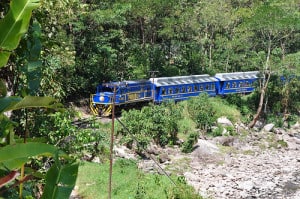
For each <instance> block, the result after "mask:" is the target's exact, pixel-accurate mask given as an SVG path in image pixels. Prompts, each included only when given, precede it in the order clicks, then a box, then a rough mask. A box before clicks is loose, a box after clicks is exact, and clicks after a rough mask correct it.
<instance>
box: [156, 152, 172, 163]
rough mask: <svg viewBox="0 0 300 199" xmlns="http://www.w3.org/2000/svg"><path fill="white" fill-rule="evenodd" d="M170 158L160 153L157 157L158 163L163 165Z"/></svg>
mask: <svg viewBox="0 0 300 199" xmlns="http://www.w3.org/2000/svg"><path fill="white" fill-rule="evenodd" d="M170 160H171V159H170V157H169V155H168V154H167V153H162V154H160V155H159V156H158V161H159V163H165V162H167V161H170Z"/></svg>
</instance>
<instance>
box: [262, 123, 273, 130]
mask: <svg viewBox="0 0 300 199" xmlns="http://www.w3.org/2000/svg"><path fill="white" fill-rule="evenodd" d="M274 126H275V124H273V123H270V124H267V125H265V126H264V128H263V130H264V131H266V132H270V131H272V129H273V128H274Z"/></svg>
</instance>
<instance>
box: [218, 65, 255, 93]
mask: <svg viewBox="0 0 300 199" xmlns="http://www.w3.org/2000/svg"><path fill="white" fill-rule="evenodd" d="M215 77H216V78H217V79H218V80H219V86H218V87H217V92H218V94H219V95H227V94H233V93H245V94H247V93H251V92H253V91H254V85H253V84H254V82H256V81H257V80H258V78H259V71H250V72H235V73H217V74H216V75H215Z"/></svg>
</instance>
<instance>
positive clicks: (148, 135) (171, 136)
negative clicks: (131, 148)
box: [118, 102, 182, 149]
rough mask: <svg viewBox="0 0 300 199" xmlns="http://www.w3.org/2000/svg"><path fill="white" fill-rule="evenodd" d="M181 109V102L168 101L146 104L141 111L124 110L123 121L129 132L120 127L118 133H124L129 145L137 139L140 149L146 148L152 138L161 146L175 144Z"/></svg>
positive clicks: (123, 139)
mask: <svg viewBox="0 0 300 199" xmlns="http://www.w3.org/2000/svg"><path fill="white" fill-rule="evenodd" d="M181 109H182V107H181V106H180V105H179V104H175V103H172V102H168V103H163V104H161V105H150V106H146V107H143V108H142V110H141V111H139V110H129V111H128V112H123V114H122V121H123V122H124V124H125V125H126V128H127V129H128V131H129V132H128V131H127V130H126V129H124V128H120V129H119V131H118V133H120V134H122V135H123V137H122V141H123V142H125V143H127V144H129V145H132V144H133V143H134V141H137V142H138V143H139V146H138V149H140V147H142V148H145V147H146V146H147V145H148V144H149V142H150V141H151V140H154V142H155V143H157V144H159V145H161V146H165V145H167V144H175V142H176V140H177V139H178V138H177V133H178V121H179V119H181V117H182V116H181Z"/></svg>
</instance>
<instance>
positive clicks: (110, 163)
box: [108, 85, 116, 199]
mask: <svg viewBox="0 0 300 199" xmlns="http://www.w3.org/2000/svg"><path fill="white" fill-rule="evenodd" d="M115 99H116V85H115V86H114V95H113V99H112V120H111V134H110V157H109V183H108V199H111V182H112V165H113V148H114V131H115Z"/></svg>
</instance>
